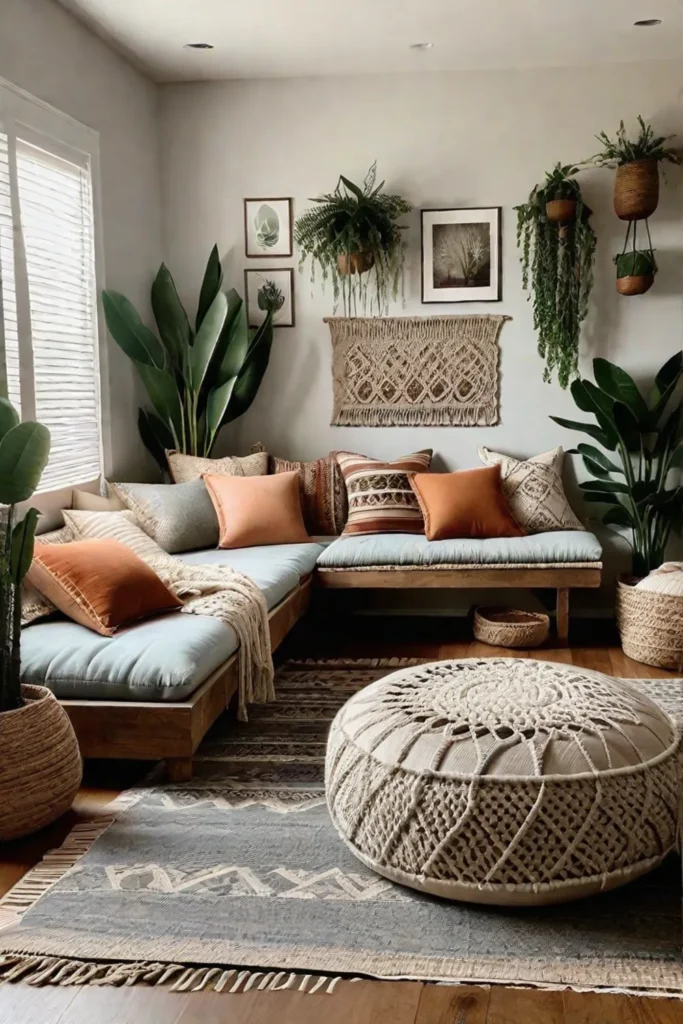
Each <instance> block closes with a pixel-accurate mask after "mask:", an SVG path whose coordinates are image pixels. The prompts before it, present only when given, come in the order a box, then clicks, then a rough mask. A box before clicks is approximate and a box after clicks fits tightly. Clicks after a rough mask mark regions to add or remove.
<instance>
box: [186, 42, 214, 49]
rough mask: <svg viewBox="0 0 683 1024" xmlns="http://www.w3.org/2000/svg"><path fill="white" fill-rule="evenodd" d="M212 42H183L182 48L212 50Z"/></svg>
mask: <svg viewBox="0 0 683 1024" xmlns="http://www.w3.org/2000/svg"><path fill="white" fill-rule="evenodd" d="M213 48H214V47H213V43H185V44H184V46H183V50H213Z"/></svg>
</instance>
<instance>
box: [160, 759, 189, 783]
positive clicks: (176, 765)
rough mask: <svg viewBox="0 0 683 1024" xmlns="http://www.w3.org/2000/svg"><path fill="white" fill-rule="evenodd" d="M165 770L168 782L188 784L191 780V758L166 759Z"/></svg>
mask: <svg viewBox="0 0 683 1024" xmlns="http://www.w3.org/2000/svg"><path fill="white" fill-rule="evenodd" d="M166 769H167V771H168V781H169V782H189V781H190V779H191V778H192V758H191V757H167V758H166Z"/></svg>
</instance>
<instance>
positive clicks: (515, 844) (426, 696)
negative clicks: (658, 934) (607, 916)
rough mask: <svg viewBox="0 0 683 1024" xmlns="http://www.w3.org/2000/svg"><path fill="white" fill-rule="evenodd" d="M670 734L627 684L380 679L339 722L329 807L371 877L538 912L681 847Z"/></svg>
mask: <svg viewBox="0 0 683 1024" xmlns="http://www.w3.org/2000/svg"><path fill="white" fill-rule="evenodd" d="M678 771H679V767H678V736H677V732H676V728H675V725H674V723H673V722H672V720H671V719H670V718H669V716H668V715H667V714H665V712H664V711H662V710H661V708H659V707H658V706H657V705H656V704H654V703H653V701H651V700H650V699H649V698H647V697H645V696H644V695H643V694H642V693H640V692H639V691H637V690H636V689H634V688H633V687H631V686H628V685H626V684H624V683H623V682H618V681H616V680H614V679H611V678H609V677H608V676H604V675H602V674H601V673H599V672H591V671H587V670H585V669H581V668H573V667H572V666H569V665H560V664H553V663H552V662H546V661H531V660H526V659H517V658H492V659H486V660H482V661H477V660H474V659H468V660H464V661H442V662H435V663H433V664H430V665H420V666H419V667H417V668H409V669H405V670H403V671H400V672H395V673H394V674H393V675H390V676H387V677H385V678H384V679H381V680H379V681H378V682H376V683H373V684H371V685H370V686H368V687H366V688H365V689H364V690H361V691H360V692H359V693H357V694H355V695H354V696H353V697H352V698H351V699H350V700H349V701H348V702H347V703H346V704H345V705H344V707H343V708H342V709H341V710H340V711H339V713H338V714H337V716H336V718H335V720H334V722H333V724H332V729H331V732H330V737H329V741H328V747H327V758H326V765H325V785H326V792H327V801H328V806H329V809H330V814H331V816H332V820H333V822H334V824H335V826H336V828H337V830H338V832H339V834H340V835H341V837H342V838H343V839H344V841H345V842H346V843H347V844H348V845H349V846H350V848H351V850H352V851H353V852H354V853H355V855H356V856H357V857H358V858H359V859H360V860H361V861H362V862H363V863H364V864H366V865H367V866H368V867H370V868H372V869H373V870H374V871H377V872H378V873H379V874H380V875H384V876H385V877H386V878H389V879H391V880H392V881H395V882H401V883H402V884H404V885H409V886H412V887H413V888H415V889H419V890H421V891H423V892H428V893H434V894H435V895H437V896H445V897H447V898H448V899H456V900H468V901H471V902H474V903H494V904H508V905H524V904H529V905H538V904H544V903H559V902H562V901H565V900H573V899H578V898H580V897H583V896H590V895H591V894H593V893H596V892H598V891H600V890H602V889H611V888H614V887H615V886H618V885H623V884H624V883H625V882H628V881H631V880H632V879H634V878H638V876H639V875H642V874H644V873H645V872H647V871H650V870H651V869H652V868H654V867H656V866H657V865H658V864H659V863H660V862H661V861H662V860H663V859H664V857H665V856H666V855H667V853H669V851H670V850H671V849H672V848H673V846H674V844H675V840H676V829H677V806H678Z"/></svg>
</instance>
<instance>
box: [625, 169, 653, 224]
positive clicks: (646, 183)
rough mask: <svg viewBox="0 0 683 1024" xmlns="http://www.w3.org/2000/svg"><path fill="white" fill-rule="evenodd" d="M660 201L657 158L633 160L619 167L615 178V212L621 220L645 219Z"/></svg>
mask: <svg viewBox="0 0 683 1024" xmlns="http://www.w3.org/2000/svg"><path fill="white" fill-rule="evenodd" d="M658 203H659V164H658V163H657V161H656V160H632V161H631V163H628V164H622V165H621V167H617V175H616V178H615V179H614V212H615V213H616V215H617V217H619V219H620V220H645V218H646V217H651V216H652V214H653V213H654V212H655V210H656V209H657V205H658Z"/></svg>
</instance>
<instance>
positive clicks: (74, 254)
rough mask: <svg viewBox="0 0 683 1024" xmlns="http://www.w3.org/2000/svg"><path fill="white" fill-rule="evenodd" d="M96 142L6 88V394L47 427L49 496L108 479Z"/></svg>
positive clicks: (1, 235)
mask: <svg viewBox="0 0 683 1024" xmlns="http://www.w3.org/2000/svg"><path fill="white" fill-rule="evenodd" d="M74 142H76V143H78V144H79V145H74ZM95 145H96V136H95V135H94V133H92V132H90V131H89V129H86V128H84V127H83V126H81V125H77V124H76V123H75V122H71V121H70V120H69V119H66V118H63V117H62V116H61V115H59V114H57V112H55V111H52V110H51V109H50V108H45V107H43V106H42V105H41V104H39V103H37V102H36V101H32V100H31V99H30V98H28V97H26V96H25V95H24V94H20V93H18V92H17V91H16V90H13V89H9V88H7V87H5V86H3V85H2V84H1V83H0V357H1V358H0V390H2V391H3V392H4V390H5V387H6V389H7V394H8V396H9V399H10V401H11V402H12V403H13V405H15V407H16V408H17V409H18V410H19V411H20V413H21V416H22V419H36V420H38V421H39V422H40V423H44V424H45V426H46V427H48V429H49V430H50V434H51V448H50V459H49V462H48V465H47V467H46V469H45V472H44V473H43V477H42V479H41V482H40V487H39V491H43V492H44V491H56V490H58V489H60V488H67V487H73V486H75V485H78V484H86V483H90V482H92V481H94V480H96V479H97V478H98V477H99V476H100V475H101V473H102V427H101V423H102V415H101V398H100V396H101V389H100V370H99V348H100V335H99V325H98V317H97V292H98V286H97V272H96V257H95V254H96V244H95V242H96V240H95V216H94V203H93V177H94V175H93V162H94V155H95V156H96V149H95Z"/></svg>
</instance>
